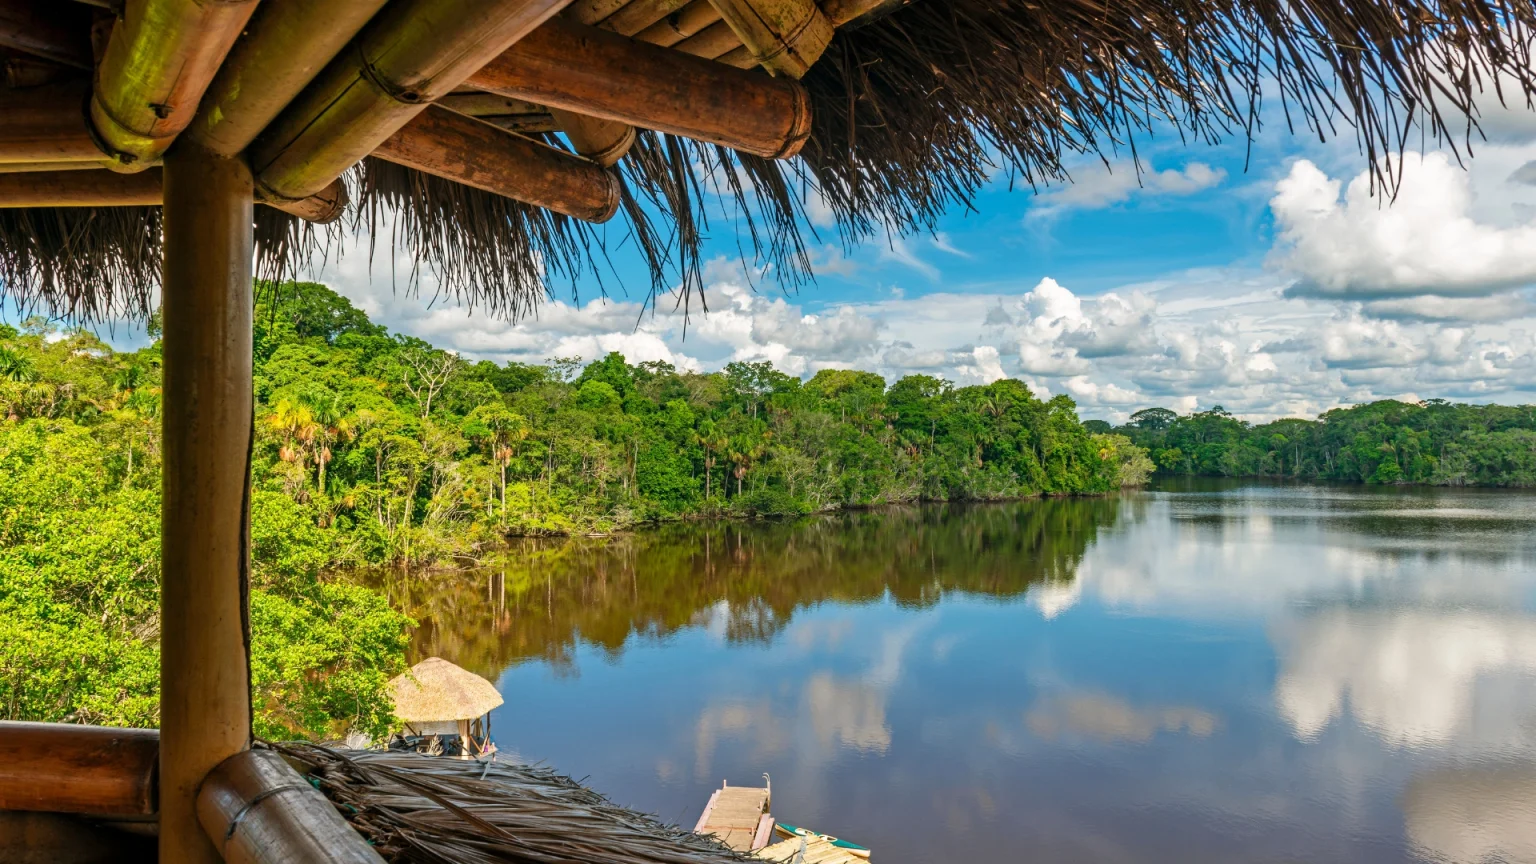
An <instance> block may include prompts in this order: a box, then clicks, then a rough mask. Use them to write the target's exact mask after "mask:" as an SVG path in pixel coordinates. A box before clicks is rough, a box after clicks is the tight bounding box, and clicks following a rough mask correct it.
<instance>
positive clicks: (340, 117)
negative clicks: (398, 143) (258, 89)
mask: <svg viewBox="0 0 1536 864" xmlns="http://www.w3.org/2000/svg"><path fill="white" fill-rule="evenodd" d="M568 2H570V0H398V2H395V3H391V4H389V5H388V6H386V7H385V8H384V10H383V11H382V12H380V13H379V14H378V15H377V16H375V17H374V19H373V20H372V21H370V22H369V24H368V26H367V27H365V28H363V31H362V33H360V34H358V36H357V38H355V39H353V40H352V43H351V45H350V46H349V47H348V49H347V51H346V52H345V53H344V54H343V55H342V56H343V57H344V58H345V60H338V61H337V62H335V63H332V64H331V65H330V66H328V67H326V69H325V71H324V72H322V73H321V74H320V76H319V77H318V78H316V79H315V80H314V81H313V82H311V83H310V85H309V86H308V87H306V88H305V89H304V92H303V93H301V94H300V95H299V97H298V98H297V99H295V100H294V101H293V102H292V103H290V104H289V105H288V107H287V108H285V109H284V110H283V112H282V113H281V114H279V115H278V117H277V119H276V120H274V121H273V122H272V123H271V125H269V126H268V127H267V128H266V129H265V130H264V131H263V132H262V134H261V135H260V137H258V138H257V139H256V141H255V143H254V144H252V146H251V149H250V151H249V152H250V158H251V165H252V167H253V168H254V169H255V172H256V179H257V183H258V185H259V186H260V187H261V188H262V190H263V191H264V192H265V193H267V194H268V195H269V196H270V197H271V198H273V199H274V200H281V199H296V198H306V197H308V196H310V195H313V194H315V193H316V192H317V191H319V190H320V189H322V188H324V187H325V186H326V185H328V184H329V183H330V182H331V181H332V180H334V179H336V178H337V177H339V176H340V175H341V173H342V172H343V171H345V170H347V169H348V168H350V167H351V166H352V165H353V164H355V163H356V162H357V161H358V160H359V159H361V158H363V157H364V156H366V155H367V154H369V153H372V152H373V151H374V149H375V148H377V147H378V146H379V145H380V144H382V143H384V141H385V139H387V138H389V136H391V135H393V134H394V133H395V132H396V131H398V130H399V129H400V128H401V127H402V126H404V125H405V124H406V123H408V122H410V120H411V118H413V117H415V116H416V115H417V114H419V113H421V111H422V109H423V108H424V107H425V106H426V104H427V103H429V102H433V101H435V100H437V99H438V98H440V97H442V96H446V95H448V94H449V93H451V92H453V89H454V88H455V87H457V86H459V84H460V82H462V81H463V80H464V79H465V78H466V77H468V76H469V74H470V73H472V72H474V71H475V70H476V69H478V68H479V67H481V66H482V65H484V64H485V63H486V62H488V61H489V60H491V59H492V58H494V57H495V56H496V55H498V54H500V53H501V52H502V51H504V50H506V49H507V47H508V46H510V45H511V44H512V43H514V42H516V41H518V40H519V39H521V38H522V37H523V36H524V35H525V34H527V33H528V32H529V31H530V30H533V29H534V28H536V27H538V26H539V25H540V24H542V23H544V21H545V20H547V19H548V18H549V17H550V16H551V15H554V14H555V13H556V12H558V11H559V10H560V9H561V8H562V7H563V6H565V4H566V3H568Z"/></svg>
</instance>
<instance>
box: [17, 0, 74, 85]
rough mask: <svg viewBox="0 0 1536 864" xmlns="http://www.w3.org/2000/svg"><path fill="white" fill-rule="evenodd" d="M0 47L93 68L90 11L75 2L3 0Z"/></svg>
mask: <svg viewBox="0 0 1536 864" xmlns="http://www.w3.org/2000/svg"><path fill="white" fill-rule="evenodd" d="M0 47H4V48H10V49H11V50H13V51H20V52H22V53H23V54H30V55H32V56H33V57H41V58H43V59H44V60H51V61H53V62H54V63H62V64H64V65H65V66H73V67H74V68H76V69H90V68H91V66H92V63H91V13H90V11H89V10H87V9H85V8H84V7H81V6H76V5H74V4H72V3H58V2H54V3H42V2H35V0H0Z"/></svg>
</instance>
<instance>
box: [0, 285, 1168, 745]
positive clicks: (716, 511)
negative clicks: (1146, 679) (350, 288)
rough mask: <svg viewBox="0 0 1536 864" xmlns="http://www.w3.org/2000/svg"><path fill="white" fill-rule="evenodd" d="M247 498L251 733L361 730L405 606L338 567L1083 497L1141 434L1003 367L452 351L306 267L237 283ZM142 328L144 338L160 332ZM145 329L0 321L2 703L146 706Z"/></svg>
mask: <svg viewBox="0 0 1536 864" xmlns="http://www.w3.org/2000/svg"><path fill="white" fill-rule="evenodd" d="M259 288H260V291H259V292H258V295H259V296H261V297H262V298H264V299H263V300H262V302H260V303H259V304H258V307H257V309H256V333H255V357H254V369H255V387H256V402H257V404H256V418H255V421H256V441H255V452H254V454H253V486H254V489H253V495H252V516H251V541H252V546H251V555H252V564H253V567H252V598H251V618H252V631H253V633H254V636H255V641H254V643H253V645H252V653H253V668H252V672H253V677H254V683H255V688H256V697H257V703H258V705H257V726H258V732H259V734H262V735H267V736H278V737H282V736H289V735H315V736H319V735H338V734H342V733H344V732H346V731H348V730H358V731H364V732H369V733H374V734H377V733H379V732H382V731H384V730H386V729H387V728H388V726H389V722H390V717H389V705H388V700H387V698H386V697H385V694H384V690H385V684H386V682H387V681H388V678H389V676H390V675H392V674H395V673H396V672H398V671H399V669H400V668H401V667H402V664H403V661H404V656H405V645H406V640H407V633H408V628H409V626H410V621H409V619H407V618H406V617H405V616H404V615H402V614H400V613H399V612H397V611H395V610H392V609H391V608H390V607H389V605H388V603H387V602H386V601H385V599H384V596H383V595H382V594H381V593H379V592H377V591H374V590H370V589H368V588H364V587H361V586H360V585H358V584H357V583H356V581H355V580H353V579H351V578H350V577H348V576H346V575H344V574H342V573H340V572H338V571H340V570H342V569H344V568H347V567H353V566H357V567H371V566H403V567H407V568H411V567H415V568H420V567H422V566H424V565H434V564H454V563H458V562H472V561H473V560H474V556H478V555H482V554H485V553H487V552H488V551H490V550H494V549H496V548H497V547H498V546H499V545H500V544H501V543H502V542H504V540H505V538H507V537H508V536H511V535H529V534H565V533H602V532H608V531H612V530H614V529H618V528H624V527H627V526H631V525H636V524H640V523H644V522H649V521H668V520H677V519H683V518H691V517H704V516H744V517H753V516H765V515H794V514H803V513H809V512H814V511H825V510H836V509H840V508H854V507H863V506H868V505H876V504H884V503H893V502H907V501H918V500H996V499H1004V498H1017V497H1027V496H1033V495H1080V494H1097V493H1103V492H1108V491H1110V490H1113V489H1116V488H1119V487H1121V486H1124V485H1135V484H1139V483H1141V482H1144V481H1145V480H1146V477H1147V475H1148V474H1149V473H1150V472H1151V470H1152V463H1151V461H1150V459H1148V457H1147V455H1146V453H1145V451H1144V450H1142V449H1140V448H1138V447H1136V446H1135V445H1133V444H1132V443H1131V442H1130V440H1129V439H1128V438H1126V437H1125V436H1122V435H1116V434H1112V433H1110V434H1095V433H1093V432H1091V431H1089V430H1088V429H1086V428H1085V427H1084V426H1083V424H1082V423H1080V422H1079V421H1078V417H1077V413H1076V406H1075V405H1074V404H1073V403H1072V401H1071V400H1070V399H1067V398H1066V397H1062V396H1058V397H1056V398H1054V399H1051V400H1049V401H1041V400H1039V399H1037V398H1035V396H1034V395H1033V394H1031V393H1030V392H1029V390H1028V389H1027V388H1026V387H1025V386H1024V385H1023V384H1021V383H1019V382H1017V381H1011V380H1004V381H998V382H996V383H993V384H989V385H986V386H979V387H956V386H954V385H952V384H950V383H949V382H947V381H943V380H940V379H937V378H931V377H927V376H911V377H907V378H903V379H901V380H900V381H897V382H896V383H895V384H894V385H892V386H890V387H887V386H886V382H885V381H884V380H883V379H882V378H881V377H880V376H878V375H873V374H870V373H867V372H857V371H851V370H825V371H822V372H820V373H818V374H816V375H815V376H814V377H812V378H811V379H810V380H808V381H802V380H801V379H800V378H797V377H793V376H790V375H785V374H783V373H781V372H779V371H777V370H775V369H774V368H773V367H772V365H770V364H768V363H732V364H730V365H728V366H726V368H725V369H724V370H723V371H721V372H714V373H709V374H699V373H692V372H685V371H679V370H677V369H674V368H673V367H671V366H669V365H667V364H665V363H640V364H629V363H626V362H625V360H624V358H623V357H622V356H620V355H618V354H609V355H608V356H606V357H604V358H601V359H599V360H597V361H596V362H593V363H589V364H586V365H585V366H583V364H582V363H581V362H580V361H579V360H577V359H575V358H571V359H563V360H554V361H552V362H550V363H548V364H543V365H540V364H523V363H506V364H496V363H491V362H479V363H474V362H470V361H468V360H465V359H463V358H461V357H459V356H458V355H456V354H454V353H452V352H448V351H444V350H441V349H438V348H435V347H433V346H432V345H429V344H428V343H426V342H423V341H422V340H420V339H415V338H411V337H409V336H403V335H399V334H390V333H388V332H387V331H386V330H385V329H384V328H383V327H380V326H378V325H375V324H374V323H372V322H371V321H369V320H368V318H367V316H366V315H364V314H363V313H362V312H360V311H359V310H357V309H356V308H354V307H353V306H352V305H351V304H350V303H348V302H347V301H346V300H345V299H343V298H341V297H340V296H338V295H336V294H335V293H333V292H331V291H330V290H328V289H327V288H325V287H324V286H322V285H317V284H288V285H284V286H273V285H262V286H259ZM154 324H155V322H153V321H151V322H150V336H151V338H152V339H157V337H158V333H157V332H156V328H155V326H154ZM160 367H161V354H160V343H159V342H158V341H154V342H152V344H150V345H149V346H147V347H145V348H143V349H141V350H138V351H133V352H116V351H113V350H112V349H111V348H110V347H109V346H108V345H106V344H105V343H103V342H102V341H101V340H100V339H98V338H97V337H95V336H93V335H92V334H90V333H87V332H84V331H70V330H61V329H59V328H57V327H54V326H52V325H50V324H49V323H48V322H45V321H40V320H31V321H28V322H25V323H24V324H23V326H22V327H20V328H16V327H11V326H7V325H0V718H9V719H35V720H75V721H80V722H92V723H106V724H127V725H141V726H153V725H156V722H157V718H158V713H157V712H158V703H157V690H158V668H159V659H158V658H159V655H158V651H159V643H158V636H159V622H158V619H157V617H156V615H157V612H156V610H157V609H158V605H159V575H160V574H159V524H160V520H159V507H160V433H159V427H160V423H159V414H160V381H161V368H160Z"/></svg>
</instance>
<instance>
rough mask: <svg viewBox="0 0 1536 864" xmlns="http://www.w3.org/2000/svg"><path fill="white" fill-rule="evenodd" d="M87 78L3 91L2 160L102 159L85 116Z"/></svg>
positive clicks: (0, 115)
mask: <svg viewBox="0 0 1536 864" xmlns="http://www.w3.org/2000/svg"><path fill="white" fill-rule="evenodd" d="M89 89H90V84H89V83H88V82H86V81H71V82H66V83H63V84H48V85H45V86H42V87H28V88H27V89H25V90H0V118H3V120H0V162H100V161H101V160H102V159H103V158H104V157H103V156H102V153H101V149H100V148H99V147H97V146H96V142H95V141H93V140H91V133H90V129H89V128H87V126H86V122H85V115H84V105H85V100H86V91H87V90H89Z"/></svg>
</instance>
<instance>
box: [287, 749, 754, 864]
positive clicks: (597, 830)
mask: <svg viewBox="0 0 1536 864" xmlns="http://www.w3.org/2000/svg"><path fill="white" fill-rule="evenodd" d="M273 746H274V747H275V749H277V750H278V751H280V752H281V753H282V754H283V755H284V756H286V757H288V759H290V760H291V761H292V762H294V763H295V764H296V765H298V766H301V770H304V771H305V773H306V774H308V776H309V778H310V779H311V781H312V782H314V783H315V785H316V786H318V787H319V789H320V791H322V792H324V793H325V795H326V797H328V798H330V799H331V801H332V803H334V804H335V805H336V807H337V809H338V810H339V811H340V812H341V813H342V814H343V815H344V816H345V817H346V819H347V821H349V822H350V823H352V826H353V827H354V828H356V829H357V830H358V832H359V833H361V834H362V835H363V836H364V837H366V838H368V840H369V842H370V843H372V845H373V847H374V848H375V849H377V850H378V851H379V853H380V854H381V855H383V856H384V858H385V859H386V860H388V861H393V862H411V864H479V862H485V864H491V862H501V861H526V862H549V864H563V862H576V861H581V862H588V864H621V862H622V864H649V862H654V864H662V862H665V864H714V862H728V861H746V860H752V859H749V858H748V857H747V856H746V855H743V854H740V853H737V852H733V851H731V850H730V849H728V848H726V847H725V846H724V845H723V844H721V843H720V842H719V841H717V840H716V839H714V838H713V837H703V836H700V835H697V834H692V833H689V832H687V831H685V830H683V829H682V828H679V827H677V826H673V825H667V824H665V823H663V822H661V821H659V820H658V819H656V818H655V817H652V816H648V815H646V814H644V813H638V812H635V811H633V810H629V809H626V808H624V807H620V806H618V805H616V804H614V803H612V802H611V801H609V800H608V799H606V798H604V797H603V796H602V795H600V794H598V793H596V792H594V791H592V790H590V789H587V788H586V787H584V786H582V785H581V784H579V783H577V782H575V781H574V780H572V779H570V778H569V777H566V776H564V775H562V774H559V773H556V772H554V771H551V770H549V769H547V768H540V767H537V766H531V765H516V764H512V763H508V762H502V761H495V762H478V761H465V760H459V759H441V758H435V757H431V756H421V755H418V754H415V753H402V752H396V751H383V752H380V751H355V750H332V749H330V748H327V747H319V746H314V745H307V744H289V745H273Z"/></svg>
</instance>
